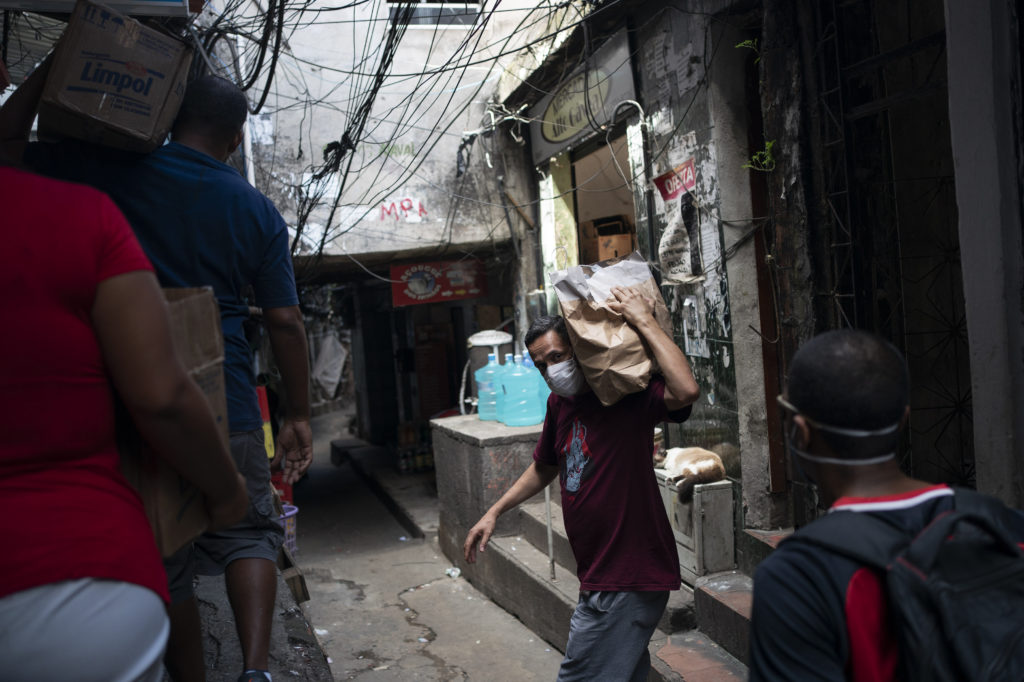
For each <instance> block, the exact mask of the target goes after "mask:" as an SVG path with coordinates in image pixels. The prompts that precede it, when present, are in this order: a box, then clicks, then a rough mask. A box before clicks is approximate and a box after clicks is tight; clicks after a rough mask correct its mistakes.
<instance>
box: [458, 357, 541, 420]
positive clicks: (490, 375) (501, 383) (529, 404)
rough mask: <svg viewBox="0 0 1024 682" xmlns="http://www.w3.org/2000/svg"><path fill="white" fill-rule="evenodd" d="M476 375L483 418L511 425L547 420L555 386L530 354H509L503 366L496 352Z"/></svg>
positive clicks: (480, 412) (479, 407)
mask: <svg viewBox="0 0 1024 682" xmlns="http://www.w3.org/2000/svg"><path fill="white" fill-rule="evenodd" d="M474 377H475V378H476V394H477V400H478V402H477V406H478V412H479V414H480V419H482V420H484V421H488V420H490V421H495V420H497V421H500V422H501V423H503V424H507V425H508V426H530V425H531V424H540V423H541V422H543V421H544V414H545V413H546V412H547V404H548V394H549V393H551V389H549V388H548V384H547V382H546V381H544V377H542V376H541V374H540V372H539V371H538V370H537V368H536V367H534V366H533V361H532V360H531V359H530V356H529V355H527V356H526V358H525V359H524V358H523V356H522V355H518V354H517V355H515V359H514V360H513V356H512V353H506V354H505V364H503V365H499V364H498V358H497V356H496V355H495V354H494V353H489V354H488V355H487V364H486V365H484V366H483V367H481V368H480V369H478V370H477V371H476V372H475V374H474Z"/></svg>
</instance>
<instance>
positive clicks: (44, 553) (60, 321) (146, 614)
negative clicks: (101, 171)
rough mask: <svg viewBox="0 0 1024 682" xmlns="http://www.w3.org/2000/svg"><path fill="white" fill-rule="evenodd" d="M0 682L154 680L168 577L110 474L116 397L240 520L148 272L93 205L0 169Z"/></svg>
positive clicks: (80, 191) (112, 220)
mask: <svg viewBox="0 0 1024 682" xmlns="http://www.w3.org/2000/svg"><path fill="white" fill-rule="evenodd" d="M0 205H2V206H3V207H4V208H3V210H4V230H3V232H4V248H3V249H0V309H2V310H3V311H4V314H5V317H6V318H7V319H8V320H11V321H16V324H10V325H8V326H7V328H6V329H5V331H4V333H3V334H2V335H0V426H2V433H3V437H2V438H0V499H3V500H4V506H5V509H6V510H7V513H5V514H3V515H0V536H2V537H3V538H4V540H5V547H6V549H5V558H4V561H3V562H0V670H2V671H3V673H2V676H3V678H4V679H5V680H32V681H33V682H38V681H40V680H57V679H61V680H63V679H96V680H99V679H102V680H126V681H127V680H159V679H161V676H162V674H163V672H162V658H163V649H164V646H165V642H166V639H167V632H168V620H167V615H166V611H165V607H164V602H166V601H167V599H168V592H167V579H166V576H165V575H164V570H163V566H162V563H161V557H160V554H159V552H158V550H157V547H156V542H155V540H154V538H153V535H152V531H151V530H150V527H149V523H148V521H147V519H146V515H145V511H144V509H143V506H142V500H141V499H140V498H139V496H138V493H137V492H136V491H135V490H134V489H133V488H132V487H131V486H130V485H129V484H128V482H127V481H126V480H125V479H124V477H123V476H122V475H121V472H120V467H119V454H118V450H117V446H116V442H115V425H114V390H115V389H116V391H117V394H118V395H119V396H120V398H121V400H122V401H123V402H124V404H125V406H126V407H127V409H128V411H129V412H130V413H131V415H132V417H133V419H134V420H135V422H136V424H137V426H138V428H139V430H140V432H141V434H142V435H143V436H144V437H145V438H146V439H147V440H148V441H149V442H150V443H151V444H153V445H154V446H155V448H156V449H157V451H158V453H159V454H161V455H162V456H163V457H164V458H165V459H166V460H167V461H169V462H170V463H171V465H172V466H174V467H175V468H176V469H177V470H178V471H179V472H180V473H181V474H183V475H184V476H185V477H186V478H188V479H190V480H191V481H193V482H194V483H195V484H196V486H197V487H198V488H199V489H200V491H202V492H203V493H204V495H205V496H206V500H207V504H208V509H209V513H210V518H211V525H214V526H215V527H227V526H228V525H230V524H231V523H233V522H235V521H236V520H237V519H239V518H241V517H242V516H243V515H244V513H245V510H246V508H247V503H248V499H247V494H246V490H245V483H244V480H243V479H242V478H241V477H240V476H239V474H238V472H237V471H236V469H235V466H234V463H233V462H232V460H231V458H230V455H229V454H228V452H227V449H226V447H225V445H224V443H223V442H222V441H221V438H220V435H219V432H218V430H217V426H216V424H215V422H214V417H213V414H212V413H211V411H210V408H209V406H208V404H207V402H206V398H205V397H204V395H203V393H202V391H201V390H200V389H199V387H198V386H196V384H195V383H194V382H193V381H192V380H191V379H190V378H189V376H188V374H187V373H186V372H185V370H184V368H183V367H182V365H181V363H180V362H179V361H178V359H177V356H176V355H175V352H174V348H173V345H172V341H171V335H170V330H169V327H168V325H169V322H168V318H167V312H166V307H165V303H164V299H163V295H162V293H161V291H160V287H159V285H158V284H157V280H156V277H155V276H154V275H153V272H152V266H151V265H150V263H149V261H148V260H147V259H146V257H145V255H144V254H143V252H142V249H141V247H140V246H139V244H138V242H137V241H136V240H135V237H134V235H133V234H132V231H131V228H130V227H129V225H128V223H127V221H126V220H125V219H124V217H123V216H122V215H121V213H120V211H118V210H117V208H116V207H115V206H114V204H113V202H112V201H111V200H110V199H109V198H107V197H106V196H105V195H104V194H102V193H100V192H98V191H96V190H93V189H90V188H87V187H85V186H82V185H74V184H71V183H65V182H60V181H56V180H50V179H46V178H42V177H40V176H37V175H34V174H31V173H28V172H25V171H21V170H18V169H15V168H11V167H3V166H0Z"/></svg>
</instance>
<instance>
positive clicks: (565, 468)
mask: <svg viewBox="0 0 1024 682" xmlns="http://www.w3.org/2000/svg"><path fill="white" fill-rule="evenodd" d="M562 454H564V455H565V459H564V460H563V464H562V483H563V484H564V485H565V489H566V491H567V492H570V493H575V492H579V489H580V484H581V483H583V480H584V478H585V475H584V472H585V470H586V468H587V464H589V463H590V459H591V455H590V448H588V447H587V427H586V426H584V425H583V424H582V423H580V420H579V419H577V420H575V421H574V422H573V424H572V431H571V432H570V435H569V440H568V441H567V442H566V444H565V447H563V448H562Z"/></svg>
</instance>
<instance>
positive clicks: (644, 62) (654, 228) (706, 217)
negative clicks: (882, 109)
mask: <svg viewBox="0 0 1024 682" xmlns="http://www.w3.org/2000/svg"><path fill="white" fill-rule="evenodd" d="M637 24H638V26H642V27H643V28H641V29H640V30H639V31H638V32H637V34H636V45H637V47H638V48H639V49H638V51H637V54H636V57H637V58H639V66H638V71H639V74H640V79H639V80H640V82H639V84H638V89H639V90H640V97H641V102H643V103H644V106H645V108H646V111H645V113H646V115H647V122H648V125H649V127H648V134H649V139H650V143H651V149H650V150H649V151H650V156H649V159H650V176H651V178H655V177H658V176H660V175H662V174H663V173H666V172H668V171H670V170H672V169H673V168H675V167H676V166H678V165H680V164H682V163H684V162H685V161H687V160H689V159H693V161H694V163H695V168H696V186H695V188H694V189H693V190H692V197H693V203H694V205H695V206H696V220H697V228H698V229H697V234H698V235H699V238H698V240H697V241H699V245H700V251H701V256H702V258H701V263H702V269H703V273H702V275H701V276H700V277H699V278H698V279H696V280H695V281H691V282H688V283H670V282H663V286H662V293H663V294H664V296H665V302H666V304H667V305H668V308H669V310H670V312H671V313H672V318H673V327H674V331H675V336H676V342H677V343H678V344H679V346H680V347H681V348H683V349H684V350H685V351H686V352H687V354H688V356H689V358H690V362H691V365H692V366H693V369H694V374H695V375H696V377H697V380H698V382H699V383H700V386H701V393H702V395H701V398H700V400H699V401H698V403H697V404H695V405H694V410H693V415H692V416H691V417H690V420H689V421H688V422H686V423H685V424H684V425H682V426H681V427H677V426H672V427H670V429H669V433H668V443H669V444H670V445H672V446H676V445H699V446H703V447H713V446H720V445H722V444H731V445H733V446H735V445H738V444H739V423H738V406H737V394H736V378H735V364H734V359H735V349H734V347H733V340H732V317H731V310H730V307H729V295H728V280H727V273H726V267H725V261H724V258H723V253H724V249H723V243H722V229H721V228H722V223H721V220H722V215H721V211H722V207H721V187H720V184H719V181H718V176H719V166H720V164H721V163H736V164H737V165H742V163H743V161H742V160H741V159H735V160H724V161H723V160H720V159H719V158H718V153H717V149H716V143H715V139H714V136H713V134H712V131H713V128H714V122H713V120H712V117H711V110H710V108H709V101H708V91H707V84H706V80H705V72H706V64H707V62H708V61H710V60H711V59H712V54H710V53H708V52H707V50H708V48H709V46H710V42H709V40H708V31H709V27H708V23H707V19H706V17H704V16H703V15H702V14H696V13H695V14H691V13H685V12H679V11H673V10H672V9H669V8H663V9H661V10H657V11H654V12H649V14H648V16H643V17H638V18H637ZM648 186H649V185H644V186H642V185H641V184H640V183H637V187H638V196H637V207H638V214H640V215H643V212H644V211H643V209H644V207H645V201H646V200H648V197H649V198H650V200H651V201H653V207H652V208H653V210H652V211H651V213H652V217H653V223H652V224H651V225H650V227H649V228H648V227H647V226H646V225H644V226H643V227H641V226H640V225H639V222H638V240H639V242H640V247H641V252H643V253H645V254H647V255H648V256H649V257H652V260H654V261H655V262H656V263H657V262H658V245H659V242H660V239H661V237H662V234H663V233H664V231H665V230H666V228H667V227H669V225H670V224H672V223H673V222H678V221H680V220H681V208H680V200H679V199H678V198H677V199H673V200H670V201H668V202H666V201H664V200H662V198H661V195H660V193H658V192H657V191H654V192H649V193H648V192H646V191H645V190H646V189H647V187H648ZM644 217H646V216H644ZM644 222H646V221H644ZM652 237H653V238H652ZM687 303H689V305H687ZM691 310H694V311H695V312H694V313H693V314H691V313H690V311H691Z"/></svg>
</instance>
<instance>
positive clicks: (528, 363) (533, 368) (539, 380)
mask: <svg viewBox="0 0 1024 682" xmlns="http://www.w3.org/2000/svg"><path fill="white" fill-rule="evenodd" d="M523 367H526V368H528V369H529V370H530V373H531V374H532V375H533V380H534V382H535V383H536V384H537V400H538V401H539V402H540V411H541V412H542V413H544V414H547V412H548V396H549V395H551V388H550V387H549V386H548V382H547V381H545V380H544V375H543V374H541V373H540V370H539V369H537V365H535V364H533V358H531V357H530V356H529V355H524V356H523Z"/></svg>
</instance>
